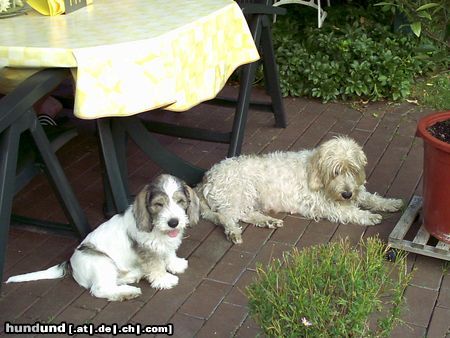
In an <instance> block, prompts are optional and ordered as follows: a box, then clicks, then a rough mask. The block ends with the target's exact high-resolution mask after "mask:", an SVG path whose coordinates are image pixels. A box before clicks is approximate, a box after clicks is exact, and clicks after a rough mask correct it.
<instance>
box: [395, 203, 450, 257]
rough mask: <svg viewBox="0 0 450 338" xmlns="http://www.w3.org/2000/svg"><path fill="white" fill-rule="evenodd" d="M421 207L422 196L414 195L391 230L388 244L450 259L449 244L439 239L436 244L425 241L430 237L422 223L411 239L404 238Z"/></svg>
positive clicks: (421, 253)
mask: <svg viewBox="0 0 450 338" xmlns="http://www.w3.org/2000/svg"><path fill="white" fill-rule="evenodd" d="M421 208H422V197H420V196H414V197H413V198H412V199H411V202H410V203H409V205H408V207H407V208H406V210H405V212H404V213H403V215H402V217H401V218H400V220H399V221H398V223H397V224H396V226H395V228H394V230H392V232H391V234H390V235H389V246H390V247H392V248H396V249H401V250H405V251H409V252H414V253H417V254H420V255H424V256H430V257H435V258H439V259H444V260H447V261H450V245H449V244H447V243H444V242H442V241H439V242H438V243H437V244H436V246H433V245H428V244H427V242H428V240H429V239H430V234H429V233H428V231H427V230H426V229H425V227H424V225H423V224H422V226H421V227H420V228H419V230H418V231H417V234H416V236H415V237H414V239H413V240H412V241H409V240H406V239H404V238H405V235H406V234H407V232H408V231H409V229H410V227H411V225H412V224H413V223H414V221H415V220H416V218H417V216H418V214H419V211H420V209H421Z"/></svg>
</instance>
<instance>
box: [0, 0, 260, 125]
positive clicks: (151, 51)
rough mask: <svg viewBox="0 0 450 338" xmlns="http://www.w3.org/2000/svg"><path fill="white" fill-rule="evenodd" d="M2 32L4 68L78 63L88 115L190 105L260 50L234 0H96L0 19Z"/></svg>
mask: <svg viewBox="0 0 450 338" xmlns="http://www.w3.org/2000/svg"><path fill="white" fill-rule="evenodd" d="M0 32H1V33H0V68H2V67H8V68H4V69H9V67H18V68H31V69H35V68H42V67H70V68H72V69H73V74H74V75H75V78H76V92H75V107H74V114H75V115H76V116H78V117H80V118H84V119H94V118H99V117H106V116H129V115H133V114H137V113H140V112H143V111H147V110H150V109H154V108H158V107H165V109H168V110H173V111H183V110H186V109H189V108H190V107H192V106H194V105H196V104H198V103H200V102H202V101H205V100H207V99H210V98H213V97H215V96H216V94H217V93H218V92H219V91H220V89H222V87H223V86H224V84H225V82H226V80H227V79H228V77H229V76H230V75H231V73H232V72H233V70H234V69H236V68H237V67H238V66H239V65H242V64H245V63H249V62H252V61H255V60H257V59H258V58H259V55H258V52H257V50H256V47H255V45H254V42H253V39H252V36H251V33H250V31H249V29H248V26H247V24H246V21H245V18H244V17H243V15H242V11H241V10H240V8H239V6H238V5H237V4H236V3H235V2H234V1H232V0H189V1H186V0H171V1H161V0H109V1H108V0H95V1H94V3H93V4H92V5H89V6H87V7H85V8H83V9H80V10H77V11H75V12H73V13H71V14H69V15H60V16H54V17H47V16H41V15H39V14H38V13H36V12H34V11H31V12H30V13H29V14H28V15H23V16H17V17H13V18H7V19H1V20H0ZM0 82H1V80H0Z"/></svg>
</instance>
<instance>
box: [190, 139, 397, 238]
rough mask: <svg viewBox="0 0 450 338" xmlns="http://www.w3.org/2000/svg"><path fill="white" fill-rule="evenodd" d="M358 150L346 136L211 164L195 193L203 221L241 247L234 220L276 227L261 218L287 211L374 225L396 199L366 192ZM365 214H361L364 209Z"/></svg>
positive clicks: (393, 207)
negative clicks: (220, 229)
mask: <svg viewBox="0 0 450 338" xmlns="http://www.w3.org/2000/svg"><path fill="white" fill-rule="evenodd" d="M366 163H367V159H366V156H365V154H364V152H363V150H362V148H361V147H360V146H359V145H358V144H357V143H356V142H355V141H354V140H352V139H350V138H348V137H336V138H333V139H331V140H329V141H327V142H325V143H323V144H322V145H320V146H319V147H318V148H316V149H313V150H303V151H299V152H275V153H271V154H266V155H261V156H255V155H248V156H239V157H234V158H228V159H225V160H223V161H222V162H220V163H218V164H216V165H214V166H213V167H212V168H211V169H210V170H209V171H208V172H207V173H206V174H205V176H204V178H203V181H202V183H200V184H199V186H197V188H196V190H197V193H198V195H199V198H200V209H201V215H202V217H203V218H205V219H207V220H209V221H211V222H213V223H215V224H221V225H223V226H224V228H225V234H226V235H227V237H228V239H230V240H231V241H232V242H233V243H242V237H241V233H242V230H241V227H240V226H239V223H238V222H239V221H242V222H245V223H251V224H254V225H256V226H259V227H269V228H275V227H280V226H282V225H283V221H282V220H280V219H276V218H273V217H270V216H267V215H265V214H264V212H267V211H270V210H271V211H274V212H289V213H295V214H301V215H303V216H304V217H307V218H310V219H314V220H316V221H317V220H319V219H321V218H326V219H328V220H330V221H332V222H340V223H356V224H360V225H374V224H378V223H380V222H381V219H382V218H381V215H380V214H377V213H372V212H371V211H388V212H394V211H397V210H399V208H401V206H402V201H401V200H399V199H390V198H383V197H381V196H379V195H377V194H371V193H369V192H368V191H366V189H365V187H364V184H365V183H366V176H365V172H364V167H365V165H366ZM361 208H363V209H367V210H363V209H361Z"/></svg>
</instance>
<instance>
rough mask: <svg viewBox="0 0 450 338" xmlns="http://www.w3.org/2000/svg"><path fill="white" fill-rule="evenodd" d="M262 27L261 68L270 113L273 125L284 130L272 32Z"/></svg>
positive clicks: (285, 122) (284, 124)
mask: <svg viewBox="0 0 450 338" xmlns="http://www.w3.org/2000/svg"><path fill="white" fill-rule="evenodd" d="M268 24H269V23H267V25H265V26H263V29H262V32H261V35H262V37H261V45H262V50H263V55H264V57H263V67H264V75H265V82H266V84H267V87H266V88H267V90H268V92H269V94H270V97H271V99H272V111H273V114H274V117H275V125H276V126H277V127H279V128H286V127H287V121H286V113H285V111H284V105H283V98H282V96H281V91H280V77H279V74H278V67H277V63H276V60H275V54H274V51H273V40H272V32H271V30H270V27H269V26H268Z"/></svg>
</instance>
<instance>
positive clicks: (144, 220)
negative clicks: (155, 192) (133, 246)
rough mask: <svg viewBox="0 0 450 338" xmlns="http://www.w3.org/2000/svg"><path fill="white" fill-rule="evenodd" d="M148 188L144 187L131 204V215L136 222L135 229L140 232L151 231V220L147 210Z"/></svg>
mask: <svg viewBox="0 0 450 338" xmlns="http://www.w3.org/2000/svg"><path fill="white" fill-rule="evenodd" d="M149 201H150V187H149V186H148V185H146V186H145V187H144V188H143V189H142V190H141V191H140V192H139V194H138V195H137V196H136V198H135V200H134V203H133V215H134V218H135V220H136V227H137V228H138V230H140V231H146V232H150V231H152V230H153V224H152V219H151V216H150V212H149V210H148V208H149Z"/></svg>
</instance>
